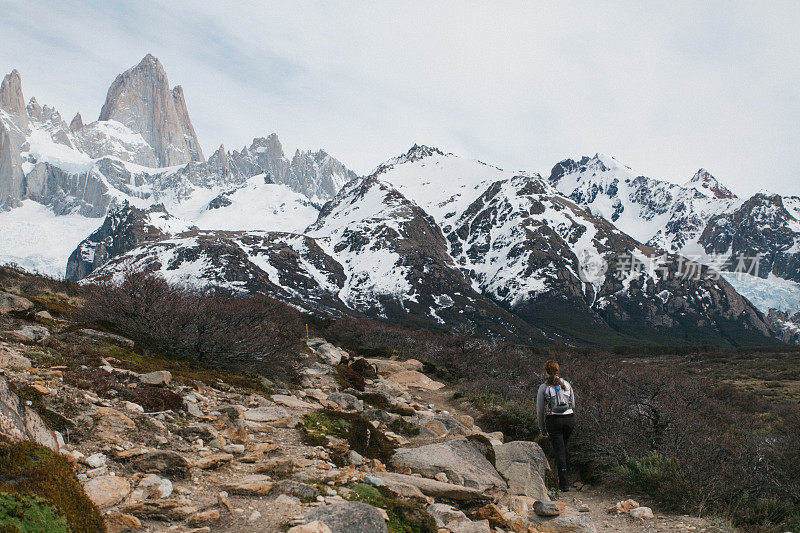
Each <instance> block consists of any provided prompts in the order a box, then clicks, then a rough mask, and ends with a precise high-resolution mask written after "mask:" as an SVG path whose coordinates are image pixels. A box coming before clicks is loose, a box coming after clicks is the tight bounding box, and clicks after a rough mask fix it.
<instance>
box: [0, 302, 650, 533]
mask: <svg viewBox="0 0 800 533" xmlns="http://www.w3.org/2000/svg"><path fill="white" fill-rule="evenodd" d="M35 300H37V303H34V302H33V301H31V300H28V299H27V298H25V297H23V296H19V295H15V294H13V293H8V292H0V328H2V329H3V330H4V331H2V332H0V338H2V339H3V340H2V341H0V360H2V366H3V369H4V372H3V375H0V413H1V414H2V416H0V435H2V438H3V439H5V440H2V441H0V449H3V450H14V449H16V448H14V447H15V446H22V445H15V444H13V443H14V442H18V441H20V440H30V441H34V442H36V443H38V444H39V445H40V446H43V447H44V448H47V449H49V450H50V451H47V452H45V451H35V453H37V454H39V455H40V456H41V455H42V454H45V455H47V456H48V457H49V456H50V455H49V454H51V453H55V454H56V456H57V457H61V458H62V459H60V461H62V463H63V462H65V461H66V462H68V464H70V465H71V466H72V469H73V470H74V474H73V473H71V472H69V473H63V474H62V475H63V476H65V480H62V481H60V483H67V481H68V480H70V479H75V478H77V480H78V481H79V482H80V483H81V484H82V486H83V490H84V491H85V494H86V495H87V496H88V498H89V500H90V501H91V504H93V506H92V505H91V504H89V503H87V504H86V505H88V506H89V507H88V509H89V510H88V511H87V513H88V514H89V515H91V514H92V513H96V512H97V510H99V511H100V513H102V518H103V520H104V521H105V524H106V526H107V528H108V530H109V531H111V532H122V531H140V530H141V531H175V532H178V531H182V532H189V531H193V532H201V531H211V530H213V531H252V530H253V528H257V529H258V530H259V531H284V530H285V528H290V529H289V531H292V532H295V533H302V532H325V531H330V532H341V533H344V532H353V531H364V532H369V533H372V532H381V531H391V532H392V533H394V532H401V531H408V530H409V529H405V528H412V529H410V530H412V531H420V532H435V531H439V532H442V531H451V532H454V533H457V532H464V531H474V532H484V531H485V532H487V533H488V532H490V531H497V532H499V531H508V530H513V531H586V532H590V531H595V526H594V525H593V521H592V518H591V517H590V514H589V509H588V508H582V507H581V508H580V509H579V507H580V505H578V504H570V505H565V503H564V502H561V501H552V500H551V497H553V496H554V494H555V493H554V492H553V491H551V490H549V489H548V488H547V482H548V479H549V478H550V477H551V476H552V474H551V473H550V467H549V465H548V462H547V459H546V458H545V456H544V453H543V452H542V449H541V448H540V447H539V445H538V444H536V443H534V442H523V441H519V442H506V443H504V442H503V440H504V439H503V435H502V433H490V434H487V433H484V432H483V431H481V429H480V428H479V427H478V426H477V425H476V424H475V423H474V421H473V419H472V417H470V416H468V415H459V414H456V413H451V412H450V411H448V410H446V409H443V408H442V407H440V406H437V405H435V404H433V403H431V401H430V400H431V399H432V396H431V395H434V396H435V395H436V394H437V391H440V390H441V389H443V388H444V387H445V385H444V384H442V383H440V382H437V381H434V380H432V379H430V378H429V377H428V376H426V375H425V374H423V373H422V372H420V370H422V363H420V362H419V361H415V360H406V361H397V360H387V359H364V358H360V357H358V356H356V355H354V354H353V355H351V354H348V353H347V352H345V351H343V350H341V349H338V348H336V347H334V346H333V345H331V344H328V343H326V342H325V341H324V340H322V339H310V340H308V341H307V343H306V344H307V352H306V353H304V354H298V357H297V363H298V364H297V368H296V370H297V371H298V372H299V375H300V376H301V379H300V383H299V386H296V387H295V388H293V389H291V390H288V389H283V388H282V386H281V385H279V384H277V383H274V382H270V381H268V380H264V379H262V380H258V379H253V378H245V377H240V376H236V375H233V374H229V373H226V372H224V371H221V370H210V369H209V370H202V369H195V368H190V367H187V366H185V365H182V364H178V363H176V362H175V361H168V360H161V359H158V358H156V357H147V358H142V357H141V356H140V355H137V354H136V353H135V352H134V351H133V348H134V342H133V341H131V340H129V339H127V338H125V337H120V336H118V335H112V334H109V333H104V332H102V331H98V330H94V329H90V328H87V327H83V326H82V325H80V324H75V323H72V322H70V321H69V320H64V319H62V318H54V317H53V315H51V314H50V312H49V311H48V310H47V309H48V308H49V309H53V312H54V313H57V311H55V309H65V308H68V307H69V306H72V305H76V304H77V301H73V300H71V299H70V297H68V296H66V295H63V294H62V295H58V294H52V295H51V296H50V299H48V300H42V299H41V294H39V295H38V297H37V298H35ZM38 302H44V303H38ZM65 349H66V351H67V352H70V353H71V354H72V355H69V356H64V350H65ZM303 361H304V362H303ZM301 362H302V363H301ZM159 365H163V366H159ZM155 368H158V369H157V370H155ZM167 368H169V369H171V371H170V370H167ZM438 397H439V398H441V399H444V398H445V397H446V396H445V395H443V394H440V395H439V396H438ZM20 399H25V400H27V405H26V404H25V403H24V402H23V401H21V400H20ZM26 446H27V445H26ZM26 449H27V448H26ZM14 453H17V452H14ZM9 475H11V476H12V477H13V476H15V475H17V476H22V477H24V476H26V475H28V474H26V473H25V471H20V472H18V473H17V474H13V473H12V474H9V473H6V474H4V478H3V481H2V483H11V486H14V483H16V481H14V480H13V479H12V480H10V481H9V480H8V476H9ZM20 479H22V478H21V477H20ZM21 486H23V487H24V486H25V485H24V482H23V485H21ZM12 490H13V489H12ZM18 490H22V489H18ZM25 490H28V489H25ZM59 505H60V504H59V503H57V504H56V507H55V511H54V512H55V514H56V515H58V514H59V513H65V514H67V515H68V517H69V520H71V521H75V520H77V518H75V516H74V515H73V514H70V511H68V510H65V509H66V508H61V507H59ZM643 509H644V508H643ZM53 520H54V521H56V518H54V519H53ZM59 520H60V519H59ZM59 523H60V522H59ZM71 525H72V527H73V528H75V527H76V524H75V523H71ZM34 527H37V526H34ZM80 527H83V526H79V529H73V531H75V530H82V529H80ZM91 527H92V528H94V527H99V526H91ZM88 530H97V529H88Z"/></svg>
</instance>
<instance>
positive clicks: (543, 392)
mask: <svg viewBox="0 0 800 533" xmlns="http://www.w3.org/2000/svg"><path fill="white" fill-rule="evenodd" d="M562 381H563V382H564V390H565V391H566V392H567V395H568V396H569V399H570V403H571V404H572V407H573V408H574V407H575V389H573V388H572V385H570V383H569V381H567V380H566V379H564V380H562ZM547 387H548V385H547V383H542V384H541V385H539V391H538V392H537V393H536V419H537V420H538V422H539V433H541V434H542V435H547V427H545V425H544V419H545V416H546V415H549V414H550V413H547V412H546V411H547V397H548V394H547ZM550 393H551V394H552V393H553V391H552V390H551V391H550ZM574 412H575V411H574V410H573V409H567V410H566V411H564V412H563V413H559V414H554V415H553V416H560V415H571V414H572V413H574Z"/></svg>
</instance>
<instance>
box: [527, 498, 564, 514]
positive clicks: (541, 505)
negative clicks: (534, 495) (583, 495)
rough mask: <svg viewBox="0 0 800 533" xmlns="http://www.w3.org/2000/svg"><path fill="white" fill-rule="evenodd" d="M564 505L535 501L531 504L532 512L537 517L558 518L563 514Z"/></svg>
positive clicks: (561, 503)
mask: <svg viewBox="0 0 800 533" xmlns="http://www.w3.org/2000/svg"><path fill="white" fill-rule="evenodd" d="M564 509H566V505H565V504H564V502H551V501H544V500H536V501H535V502H533V512H535V513H536V514H537V515H539V516H558V515H560V514H561V513H563V512H564Z"/></svg>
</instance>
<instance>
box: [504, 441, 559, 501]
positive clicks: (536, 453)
mask: <svg viewBox="0 0 800 533" xmlns="http://www.w3.org/2000/svg"><path fill="white" fill-rule="evenodd" d="M494 458H495V468H496V469H497V471H498V472H499V473H500V475H501V476H503V478H504V479H505V480H506V481H507V482H508V492H509V494H513V495H517V496H530V497H531V498H536V499H537V500H548V499H549V498H548V496H547V487H545V483H544V480H545V476H546V474H547V471H548V470H550V464H549V463H548V462H547V457H546V456H545V454H544V451H543V450H542V447H541V446H539V445H538V444H536V443H535V442H530V441H513V442H507V443H505V444H498V445H496V446H494Z"/></svg>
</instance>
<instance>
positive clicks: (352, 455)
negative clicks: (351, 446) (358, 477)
mask: <svg viewBox="0 0 800 533" xmlns="http://www.w3.org/2000/svg"><path fill="white" fill-rule="evenodd" d="M347 460H348V461H349V462H350V464H351V465H353V466H361V465H362V464H364V457H363V456H362V455H361V454H360V453H358V452H357V451H355V450H350V451H349V452H347Z"/></svg>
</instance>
